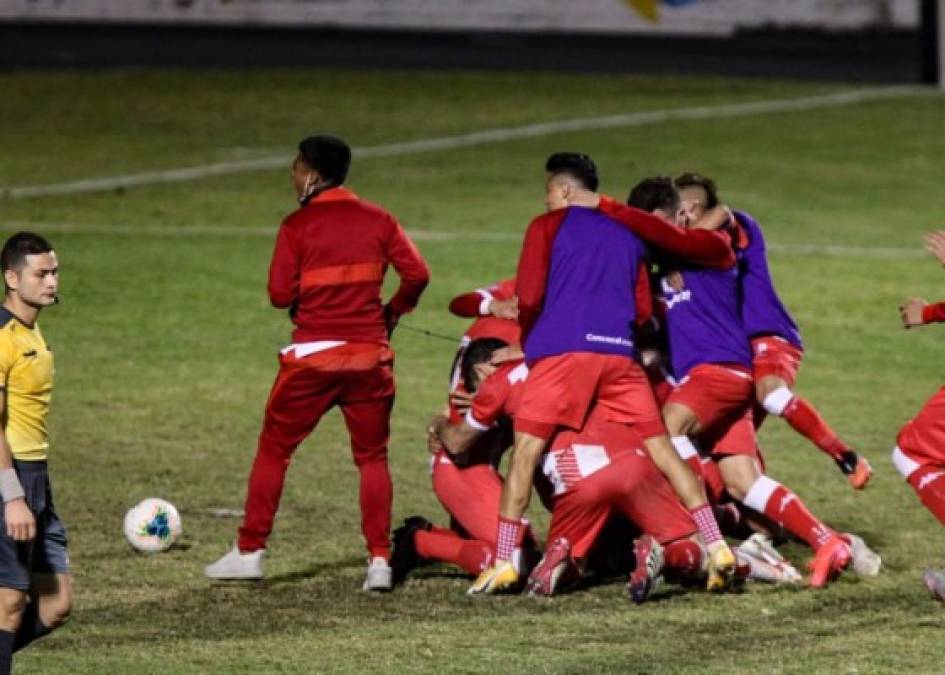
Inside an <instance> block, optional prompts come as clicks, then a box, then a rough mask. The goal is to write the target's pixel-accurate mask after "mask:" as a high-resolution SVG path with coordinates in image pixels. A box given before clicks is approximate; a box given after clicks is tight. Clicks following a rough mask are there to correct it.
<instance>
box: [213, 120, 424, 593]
mask: <svg viewBox="0 0 945 675" xmlns="http://www.w3.org/2000/svg"><path fill="white" fill-rule="evenodd" d="M350 163H351V150H350V148H349V147H348V145H347V144H346V143H345V142H344V141H343V140H341V139H340V138H336V137H334V136H327V135H322V136H312V137H310V138H306V139H305V140H303V141H302V142H301V143H300V144H299V152H298V156H297V157H296V159H295V162H294V164H293V165H292V182H293V185H294V187H295V190H296V193H297V194H298V198H299V202H300V203H301V207H300V208H299V209H298V210H296V211H295V212H294V213H292V214H290V215H289V216H288V217H287V218H286V219H285V220H284V221H283V223H282V226H281V227H280V228H279V235H278V237H277V239H276V246H275V252H274V253H273V257H272V264H271V266H270V268H269V297H270V299H271V300H272V304H273V305H275V306H276V307H280V308H289V315H290V316H291V317H292V320H293V322H294V323H295V327H296V328H295V331H294V333H293V344H291V345H290V346H288V347H286V348H285V349H283V350H282V352H281V354H280V357H279V363H280V367H279V374H278V375H277V377H276V381H275V383H274V384H273V387H272V393H271V394H270V396H269V401H268V402H267V404H266V417H265V421H264V423H263V429H262V432H261V433H260V436H259V445H258V448H257V451H256V459H255V461H254V462H253V468H252V472H251V473H250V476H249V487H248V493H247V497H246V515H245V516H244V519H243V525H242V527H241V528H240V530H239V538H238V540H237V542H236V545H235V546H234V547H233V549H232V550H231V551H229V552H228V553H227V554H226V555H224V556H223V557H222V558H221V559H220V560H218V561H217V562H215V563H214V564H212V565H209V566H207V568H206V570H205V571H206V575H207V576H208V577H210V578H212V579H258V578H261V577H262V574H263V572H262V558H263V553H264V551H265V546H266V541H267V539H268V538H269V534H270V532H271V531H272V523H273V520H274V518H275V515H276V511H277V510H278V506H279V499H280V497H281V495H282V488H283V483H284V481H285V474H286V470H287V469H288V465H289V462H290V460H291V458H292V454H293V452H294V451H295V449H296V448H297V447H298V445H299V443H301V442H302V440H303V439H304V438H305V437H306V436H308V434H309V433H311V431H312V429H314V428H315V426H316V424H318V421H319V420H320V419H321V417H322V415H324V414H325V413H326V412H327V411H328V410H329V409H330V408H332V407H333V406H335V405H337V406H339V407H340V408H341V412H342V414H343V415H344V419H345V424H346V425H347V427H348V432H349V433H350V435H351V450H352V453H353V455H354V462H355V464H356V465H357V467H358V471H359V472H360V479H361V481H360V482H361V484H360V503H361V517H362V520H361V529H362V531H363V533H364V538H365V540H366V542H367V549H368V554H369V557H370V562H369V565H368V570H367V576H366V578H365V581H364V589H365V590H389V589H390V587H391V569H390V567H389V564H388V560H389V557H390V541H389V537H390V517H391V500H392V494H393V490H392V486H391V480H390V473H389V471H388V467H387V441H388V436H389V429H390V414H391V409H392V407H393V404H394V377H393V368H392V364H393V355H392V353H391V351H390V347H389V337H390V334H391V332H392V331H393V329H394V327H395V326H396V325H397V320H398V318H399V317H400V316H401V315H402V314H405V313H407V312H409V311H411V310H412V309H413V308H414V306H416V304H417V301H418V300H419V298H420V294H421V293H422V292H423V289H424V288H425V287H426V285H427V283H428V281H429V277H430V272H429V269H428V268H427V265H426V263H425V262H424V260H423V258H422V257H421V256H420V253H419V252H418V251H417V249H416V247H415V246H414V245H413V243H412V242H411V241H410V239H409V238H408V237H407V235H406V234H405V233H404V231H403V229H402V228H401V226H400V225H399V224H398V223H397V221H396V220H395V219H394V218H393V217H392V216H391V215H389V214H388V213H386V212H385V211H383V210H382V209H380V208H378V207H377V206H374V205H373V204H369V203H368V202H365V201H362V200H361V199H359V198H358V197H357V196H356V195H355V194H354V193H353V192H351V191H350V190H348V189H346V188H344V187H342V184H343V183H344V181H345V178H346V176H347V173H348V167H349V166H350ZM388 264H392V265H393V266H394V269H395V270H396V271H397V273H398V275H399V276H400V280H401V283H400V287H399V289H398V290H397V292H396V293H395V294H394V296H393V297H392V298H391V299H390V301H389V302H388V303H387V304H382V302H381V285H382V283H383V280H384V273H385V270H386V269H387V266H388Z"/></svg>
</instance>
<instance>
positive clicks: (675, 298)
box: [660, 272, 692, 311]
mask: <svg viewBox="0 0 945 675" xmlns="http://www.w3.org/2000/svg"><path fill="white" fill-rule="evenodd" d="M660 285H661V286H662V289H663V293H664V294H665V296H668V297H664V298H663V302H664V303H666V309H667V311H668V310H671V309H672V308H673V307H674V306H676V305H678V304H679V303H680V302H689V301H690V300H692V291H690V290H689V289H688V288H686V282H685V280H684V279H683V275H682V274H681V273H679V272H672V273H670V274H667V275H666V276H665V277H663V279H662V280H661V282H660Z"/></svg>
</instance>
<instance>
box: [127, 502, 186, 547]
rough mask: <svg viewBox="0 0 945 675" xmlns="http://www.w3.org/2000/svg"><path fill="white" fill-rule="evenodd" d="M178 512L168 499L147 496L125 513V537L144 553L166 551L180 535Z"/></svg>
mask: <svg viewBox="0 0 945 675" xmlns="http://www.w3.org/2000/svg"><path fill="white" fill-rule="evenodd" d="M180 532H181V525H180V514H179V513H177V509H176V508H174V505H173V504H171V503H170V502H169V501H166V500H164V499H158V498H157V497H149V498H148V499H145V500H144V501H142V502H140V503H139V504H137V505H136V506H133V507H131V508H130V509H129V510H128V513H126V514H125V539H127V540H128V543H129V544H131V545H132V546H133V547H134V548H136V549H137V550H139V551H144V552H145V553H154V552H156V551H166V550H167V549H169V548H170V547H171V546H173V545H174V542H175V541H177V538H178V537H180Z"/></svg>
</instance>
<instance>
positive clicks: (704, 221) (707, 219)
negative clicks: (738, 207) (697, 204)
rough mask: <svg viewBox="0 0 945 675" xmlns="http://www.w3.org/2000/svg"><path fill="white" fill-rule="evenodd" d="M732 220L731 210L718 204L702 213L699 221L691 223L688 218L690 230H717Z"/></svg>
mask: <svg viewBox="0 0 945 675" xmlns="http://www.w3.org/2000/svg"><path fill="white" fill-rule="evenodd" d="M733 218H734V216H733V215H732V210H731V209H729V208H728V207H727V206H725V205H724V204H719V205H718V206H714V207H712V208H711V209H709V210H708V211H706V212H705V213H703V214H702V216H701V217H700V218H699V220H697V221H695V222H692V219H691V218H690V219H689V228H690V229H692V230H718V229H720V228H722V227H725V226H726V225H728V224H729V223H731V222H732V219H733Z"/></svg>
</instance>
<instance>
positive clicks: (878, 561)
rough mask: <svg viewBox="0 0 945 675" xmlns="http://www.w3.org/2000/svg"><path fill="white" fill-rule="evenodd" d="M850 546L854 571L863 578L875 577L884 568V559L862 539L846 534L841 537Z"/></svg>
mask: <svg viewBox="0 0 945 675" xmlns="http://www.w3.org/2000/svg"><path fill="white" fill-rule="evenodd" d="M840 536H841V537H842V538H844V539H846V540H847V543H849V544H850V550H851V551H852V552H853V565H852V567H853V571H854V572H856V573H857V574H859V575H860V576H861V577H875V576H876V575H877V574H879V570H880V569H882V567H883V559H882V558H881V557H880V556H879V554H878V553H876V551H874V550H872V549H871V548H870V547H869V546H867V545H866V542H865V541H863V539H862V537H858V536H857V535H855V534H851V533H849V532H846V533H844V534H841V535H840Z"/></svg>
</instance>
